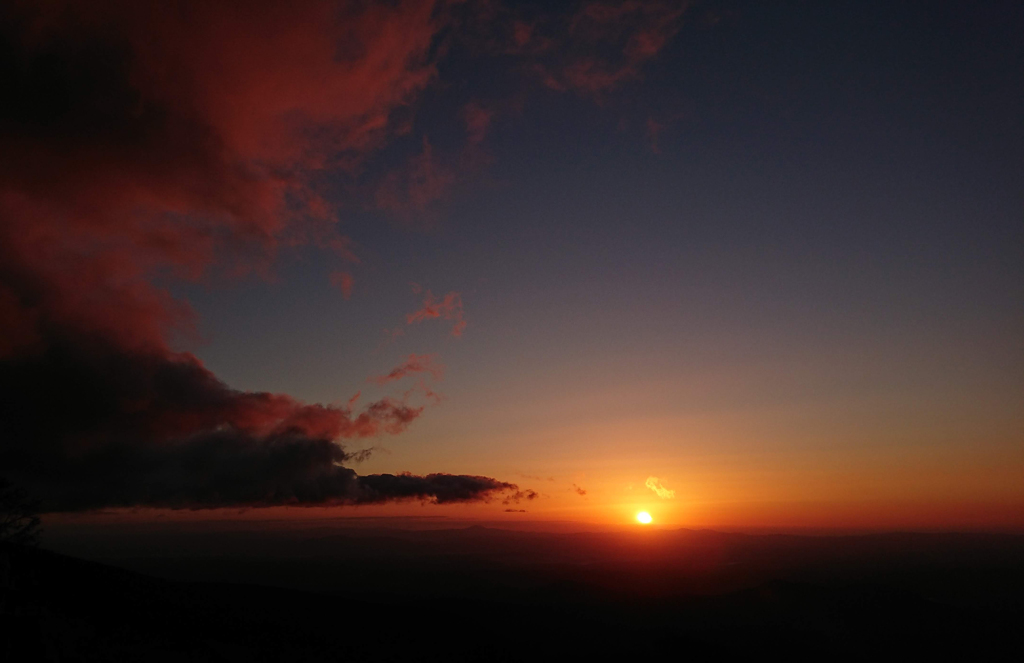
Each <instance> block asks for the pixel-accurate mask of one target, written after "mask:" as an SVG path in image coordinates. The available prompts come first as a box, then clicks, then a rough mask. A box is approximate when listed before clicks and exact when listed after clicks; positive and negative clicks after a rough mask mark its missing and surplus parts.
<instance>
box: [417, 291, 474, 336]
mask: <svg viewBox="0 0 1024 663" xmlns="http://www.w3.org/2000/svg"><path fill="white" fill-rule="evenodd" d="M418 287H419V286H414V288H413V292H417V293H418V292H419V290H418ZM435 318H443V319H445V320H452V321H454V323H455V324H454V325H453V326H452V336H455V337H459V336H462V332H463V331H464V330H465V329H466V321H465V320H464V319H463V317H462V295H460V294H459V293H457V292H449V293H448V294H447V295H445V296H444V297H442V298H441V299H438V298H436V297H435V296H434V293H432V292H430V291H429V290H427V294H426V296H425V297H424V299H423V307H422V308H420V309H419V310H417V311H413V312H412V313H409V314H408V315H406V316H405V321H406V323H407V324H410V325H411V324H413V323H416V322H423V321H424V320H432V319H435Z"/></svg>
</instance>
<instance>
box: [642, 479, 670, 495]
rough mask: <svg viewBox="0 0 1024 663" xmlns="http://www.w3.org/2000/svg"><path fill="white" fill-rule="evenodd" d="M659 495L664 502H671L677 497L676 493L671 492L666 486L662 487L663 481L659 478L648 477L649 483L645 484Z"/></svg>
mask: <svg viewBox="0 0 1024 663" xmlns="http://www.w3.org/2000/svg"><path fill="white" fill-rule="evenodd" d="M644 485H646V486H647V487H648V488H650V489H651V490H653V491H654V492H655V494H657V496H658V497H660V498H661V499H663V500H670V499H672V498H674V497H675V496H676V491H674V490H669V489H668V488H666V487H665V486H663V485H661V481H660V480H659V479H658V477H647V482H646V483H645V484H644Z"/></svg>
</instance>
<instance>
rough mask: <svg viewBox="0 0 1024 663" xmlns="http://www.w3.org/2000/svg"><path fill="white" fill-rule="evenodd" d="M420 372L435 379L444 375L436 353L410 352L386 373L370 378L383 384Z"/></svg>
mask: <svg viewBox="0 0 1024 663" xmlns="http://www.w3.org/2000/svg"><path fill="white" fill-rule="evenodd" d="M421 373H428V374H429V375H430V376H431V377H433V378H434V379H435V380H440V379H441V378H442V377H444V366H443V365H441V364H439V363H437V355H416V354H411V355H409V357H408V358H407V359H406V360H405V361H404V362H402V363H401V364H399V365H398V366H396V367H395V368H393V369H391V372H390V373H388V374H387V375H378V376H376V377H373V378H370V380H371V381H373V382H376V383H377V384H379V385H385V384H387V383H388V382H393V381H395V380H401V379H402V378H404V377H408V376H410V375H417V374H421Z"/></svg>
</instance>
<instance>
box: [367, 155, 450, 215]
mask: <svg viewBox="0 0 1024 663" xmlns="http://www.w3.org/2000/svg"><path fill="white" fill-rule="evenodd" d="M455 180H456V178H455V172H454V170H452V169H451V168H449V167H448V166H445V165H443V164H441V163H439V162H438V161H437V159H436V158H435V157H434V150H433V148H432V147H431V145H430V141H428V140H427V139H426V137H424V138H423V150H422V151H421V152H420V153H419V154H416V155H414V156H413V157H411V158H410V159H409V162H408V163H407V164H406V166H405V167H404V168H401V169H398V170H394V171H392V172H391V173H389V174H388V175H387V177H385V178H384V180H383V181H382V182H381V183H380V185H379V186H378V187H377V192H376V203H377V206H378V207H379V208H380V209H382V210H385V211H387V212H390V213H392V214H395V215H397V216H399V217H401V218H406V217H408V216H409V215H411V214H413V213H417V212H423V211H425V210H426V209H427V208H428V207H429V206H430V205H431V204H432V203H435V202H437V201H439V200H441V199H442V198H444V196H445V195H446V194H447V192H448V190H449V189H450V188H451V186H452V185H453V184H455Z"/></svg>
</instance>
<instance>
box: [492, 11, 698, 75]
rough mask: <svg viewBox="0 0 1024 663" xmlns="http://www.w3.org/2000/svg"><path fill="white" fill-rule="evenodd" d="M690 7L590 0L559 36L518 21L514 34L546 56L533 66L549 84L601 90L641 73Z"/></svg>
mask: <svg viewBox="0 0 1024 663" xmlns="http://www.w3.org/2000/svg"><path fill="white" fill-rule="evenodd" d="M686 7H687V3H685V2H680V1H675V2H672V1H669V2H662V1H658V0H654V1H633V2H620V3H607V2H590V3H586V4H584V5H583V6H582V7H581V8H580V9H579V11H578V12H576V14H575V15H573V16H572V17H571V18H570V19H569V20H568V26H567V27H560V28H559V34H557V35H554V36H551V37H545V36H544V35H542V34H540V32H539V31H538V30H537V29H536V28H535V27H533V26H532V25H529V24H526V23H523V22H519V23H517V24H516V26H517V29H516V30H514V31H513V33H512V37H513V41H514V44H515V50H516V51H517V52H519V53H523V54H528V53H537V54H540V55H541V56H542V57H541V59H540V60H539V61H537V62H536V63H535V64H534V65H533V67H532V69H533V71H535V72H536V73H537V74H538V75H539V76H540V79H541V81H542V82H543V83H544V85H546V86H547V87H550V88H552V89H556V90H573V91H577V92H580V93H585V94H592V95H598V94H601V93H604V92H608V91H610V90H612V89H614V88H616V87H618V86H620V85H621V84H623V83H625V82H626V81H629V80H632V79H636V78H638V77H639V76H640V68H641V66H642V65H643V64H644V63H645V62H647V61H648V60H650V59H652V58H653V57H655V56H656V55H657V54H658V53H659V52H660V51H661V50H662V49H663V48H664V47H665V46H666V44H668V42H669V41H670V40H671V39H672V37H674V36H675V34H676V33H677V32H678V31H679V28H680V26H681V23H682V17H683V14H684V13H685V11H686ZM549 23H551V24H552V25H557V24H559V23H561V22H560V21H555V20H553V21H549ZM562 25H564V24H562Z"/></svg>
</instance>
